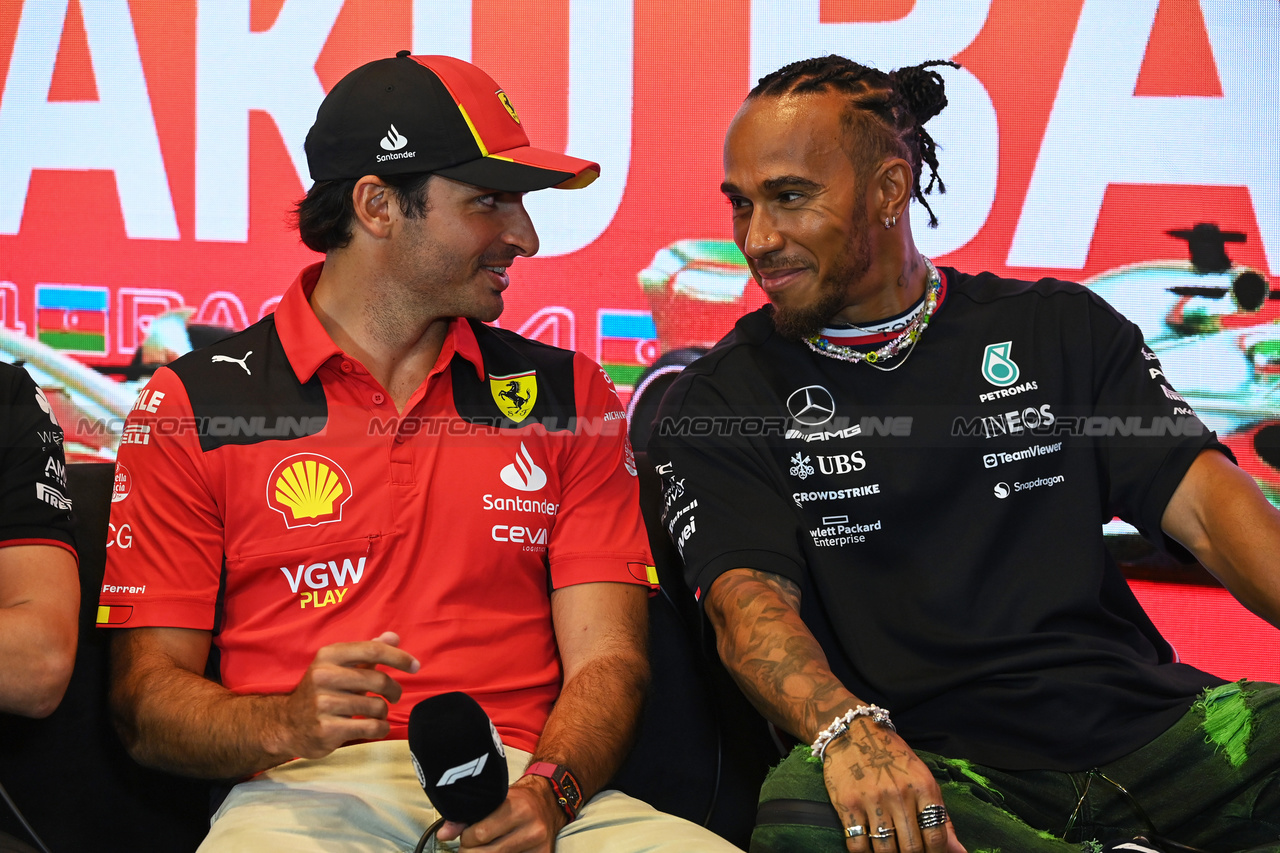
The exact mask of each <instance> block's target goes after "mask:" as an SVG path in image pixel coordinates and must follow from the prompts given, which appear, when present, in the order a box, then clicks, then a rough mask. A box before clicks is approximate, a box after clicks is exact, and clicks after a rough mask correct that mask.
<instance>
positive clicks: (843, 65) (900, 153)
mask: <svg viewBox="0 0 1280 853" xmlns="http://www.w3.org/2000/svg"><path fill="white" fill-rule="evenodd" d="M938 65H947V66H950V67H952V68H959V67H960V66H959V65H957V64H956V63H954V62H950V61H948V60H936V61H933V62H922V63H920V64H919V65H912V66H910V67H907V68H899V69H898V70H897V71H890V72H889V73H888V74H886V73H884V72H883V71H880V70H877V69H875V68H869V67H867V66H865V65H859V64H858V63H856V62H854V61H852V60H850V59H845V58H844V57H843V56H837V55H836V54H834V53H833V54H831V55H829V56H821V57H815V58H813V59H802V60H800V61H799V62H793V63H791V64H790V65H786V66H783V67H782V68H779V69H778V70H777V71H775V72H773V73H772V74H768V75H766V76H764V77H761V78H760V82H759V83H758V84H757V85H756V87H755V88H754V89H752V90H751V93H750V94H749V95H747V100H751V99H752V98H758V97H762V96H775V97H776V96H779V95H789V94H805V93H810V92H828V91H832V90H835V91H838V92H843V93H845V94H847V95H848V96H849V101H848V106H847V108H846V109H845V113H844V115H843V117H842V122H843V124H844V127H845V131H846V133H847V134H848V135H849V138H851V139H857V140H859V142H861V143H863V144H862V145H861V146H860V147H859V148H858V149H856V150H855V149H853V148H852V146H850V150H849V156H850V159H851V160H853V162H854V166H855V167H856V169H857V171H858V174H859V175H863V174H866V172H867V169H868V168H870V167H871V166H873V165H875V164H876V163H879V162H880V161H882V160H883V159H884V158H886V157H902V158H903V159H904V160H906V161H907V162H908V163H910V164H911V177H912V194H913V195H914V196H915V198H916V200H917V201H919V202H920V203H921V204H922V205H924V209H925V210H927V211H929V227H930V228H937V227H938V217H937V216H935V215H934V213H933V208H931V207H929V202H928V201H926V200H925V197H924V196H925V193H931V192H933V185H934V184H935V183H936V184H937V185H938V192H940V193H945V192H946V191H947V186H946V184H944V183H943V182H942V178H940V177H938V146H937V143H935V142H934V141H933V137H932V136H930V135H929V132H928V131H927V130H925V129H924V124H925V122H927V121H928V120H929V119H931V118H933V117H934V116H936V115H937V114H938V113H940V112H942V109H943V108H944V107H945V106H946V105H947V95H946V92H945V91H944V84H943V80H942V75H940V74H939V73H938V72H937V71H933V70H931V69H932V68H933V67H934V66H938ZM922 163H924V164H927V165H928V166H929V184H928V186H926V187H925V188H924V189H923V190H921V188H920V169H921V164H922Z"/></svg>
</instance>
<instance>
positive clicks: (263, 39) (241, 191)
mask: <svg viewBox="0 0 1280 853" xmlns="http://www.w3.org/2000/svg"><path fill="white" fill-rule="evenodd" d="M342 2H343V0H287V2H286V3H285V4H284V7H283V8H282V9H281V10H280V15H279V16H278V17H277V18H276V22H275V23H274V24H273V25H272V26H271V29H269V30H266V31H265V32H260V33H255V32H251V31H250V29H249V0H201V2H200V4H199V6H198V7H197V12H196V239H197V240H228V241H234V242H241V243H243V242H245V241H246V240H248V239H249V111H250V110H263V111H265V112H267V113H269V114H270V115H271V118H272V119H273V120H274V121H275V123H276V127H277V128H278V129H279V130H280V136H281V137H282V138H283V139H284V143H285V146H286V147H287V148H288V149H289V156H290V158H291V159H292V160H293V167H294V169H295V170H297V173H298V179H299V180H300V181H301V183H302V186H304V187H309V186H311V177H310V174H309V172H308V170H307V158H306V154H305V152H304V150H303V143H304V142H305V141H306V138H307V131H308V130H310V129H311V124H312V122H313V121H315V117H316V108H317V107H318V106H320V102H321V101H322V100H324V87H323V86H321V85H320V78H319V77H317V76H316V70H315V64H316V60H317V59H318V58H319V56H320V51H321V50H323V49H324V44H325V41H327V40H328V38H329V31H330V30H331V29H333V23H334V21H335V20H337V17H338V12H339V11H341V9H342ZM85 5H90V4H85Z"/></svg>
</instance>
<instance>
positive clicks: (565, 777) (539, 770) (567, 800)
mask: <svg viewBox="0 0 1280 853" xmlns="http://www.w3.org/2000/svg"><path fill="white" fill-rule="evenodd" d="M524 775H525V776H545V777H546V778H547V779H548V780H550V782H551V789H552V790H553V791H554V792H555V795H556V802H557V803H559V804H560V808H562V809H564V813H565V814H567V815H568V816H569V820H570V821H572V820H573V819H574V818H576V817H577V816H578V811H579V810H580V809H581V808H582V789H581V788H579V787H578V780H577V779H575V778H573V773H571V772H570V771H569V768H568V767H564V766H563V765H560V764H552V763H551V762H550V761H535V762H534V763H533V764H530V765H529V768H528V769H527V770H525V771H524Z"/></svg>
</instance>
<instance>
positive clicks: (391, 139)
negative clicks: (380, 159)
mask: <svg viewBox="0 0 1280 853" xmlns="http://www.w3.org/2000/svg"><path fill="white" fill-rule="evenodd" d="M378 144H379V145H381V146H382V150H383V151H399V150H400V149H401V148H403V147H405V146H406V145H408V144H409V139H408V138H407V137H405V136H401V135H400V131H398V130H396V126H395V125H394V124H393V125H391V129H390V130H389V131H387V135H386V136H384V137H382V141H381V142H379V143H378Z"/></svg>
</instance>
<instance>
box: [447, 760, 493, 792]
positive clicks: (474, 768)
mask: <svg viewBox="0 0 1280 853" xmlns="http://www.w3.org/2000/svg"><path fill="white" fill-rule="evenodd" d="M488 760H489V753H487V752H486V753H485V754H484V755H482V756H480V757H479V758H474V759H472V760H471V761H467V762H465V763H463V764H459V765H458V766H457V767H450V768H449V769H448V770H446V771H444V773H442V774H441V775H440V781H439V782H437V783H436V787H437V788H443V787H444V786H445V785H452V784H453V783H454V782H457V781H458V780H460V779H470V778H471V777H472V776H479V775H480V773H481V771H482V770H484V763H485V762H486V761H488Z"/></svg>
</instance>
